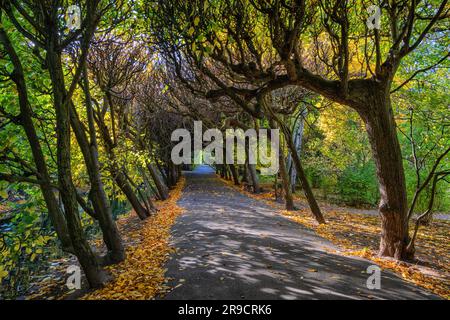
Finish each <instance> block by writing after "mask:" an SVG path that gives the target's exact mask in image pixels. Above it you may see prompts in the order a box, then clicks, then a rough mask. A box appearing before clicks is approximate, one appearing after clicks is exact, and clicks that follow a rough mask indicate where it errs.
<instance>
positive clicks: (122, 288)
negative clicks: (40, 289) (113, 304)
mask: <svg viewBox="0 0 450 320" xmlns="http://www.w3.org/2000/svg"><path fill="white" fill-rule="evenodd" d="M183 186H184V178H182V181H181V182H179V183H178V185H177V186H176V188H175V189H174V190H173V191H172V192H171V194H170V197H169V199H168V200H166V201H164V202H160V203H158V204H157V205H158V209H159V212H158V214H156V215H155V216H153V217H150V218H149V219H147V220H146V221H144V225H143V226H142V227H140V228H138V229H137V230H133V231H131V232H128V233H126V237H127V238H128V239H132V241H126V243H127V244H129V245H128V246H127V249H126V253H127V258H126V259H125V261H124V262H122V263H120V264H117V265H113V266H111V267H109V268H108V271H110V272H111V274H112V276H113V277H114V279H113V280H112V281H111V282H109V283H108V284H107V285H106V286H105V287H104V288H102V289H99V290H96V291H93V292H91V293H88V294H87V295H85V296H84V297H83V298H82V299H86V300H148V299H152V298H153V297H154V296H155V295H156V294H157V293H158V292H163V291H165V290H166V289H168V288H167V287H166V285H165V278H164V273H165V269H164V264H165V262H166V261H167V259H168V257H169V254H170V253H171V252H172V250H173V249H172V248H171V247H170V246H169V236H170V228H171V226H172V224H173V223H174V222H175V219H176V218H177V217H178V216H179V215H180V214H181V213H182V211H183V210H182V208H181V207H179V206H178V205H177V201H178V199H179V198H180V196H181V194H182V189H183ZM124 224H125V225H126V224H127V222H126V221H120V223H119V227H120V226H122V225H124ZM130 244H131V245H130Z"/></svg>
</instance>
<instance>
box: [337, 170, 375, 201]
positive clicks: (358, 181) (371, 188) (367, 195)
mask: <svg viewBox="0 0 450 320" xmlns="http://www.w3.org/2000/svg"><path fill="white" fill-rule="evenodd" d="M337 186H338V194H339V196H340V197H341V199H342V200H343V201H344V202H345V203H347V204H349V205H352V206H360V205H363V204H370V205H373V206H375V205H376V204H377V200H378V198H379V191H378V186H377V180H376V176H375V165H374V164H373V163H372V162H369V163H366V164H365V165H364V166H362V167H353V166H350V167H347V168H345V170H344V171H343V172H342V174H341V175H340V176H339V178H338V184H337Z"/></svg>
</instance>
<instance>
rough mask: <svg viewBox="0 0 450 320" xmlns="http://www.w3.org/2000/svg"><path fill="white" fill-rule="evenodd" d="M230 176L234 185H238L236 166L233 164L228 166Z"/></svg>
mask: <svg viewBox="0 0 450 320" xmlns="http://www.w3.org/2000/svg"><path fill="white" fill-rule="evenodd" d="M229 166H230V171H231V175H232V176H233V181H234V185H236V186H238V185H239V175H238V173H237V170H236V166H235V165H234V164H230V165H229Z"/></svg>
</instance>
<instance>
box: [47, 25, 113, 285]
mask: <svg viewBox="0 0 450 320" xmlns="http://www.w3.org/2000/svg"><path fill="white" fill-rule="evenodd" d="M54 28H55V29H54V30H56V26H55V27H54ZM56 37H57V36H56V35H54V34H53V39H52V42H53V43H50V44H49V49H48V50H47V63H48V67H49V73H50V78H51V81H52V90H53V98H54V106H55V111H56V136H57V165H58V183H59V189H60V190H59V191H60V193H61V197H62V201H63V204H64V210H65V211H64V214H65V217H66V221H67V227H68V230H69V235H70V238H71V240H72V245H73V248H74V252H75V254H76V256H77V258H78V261H79V262H80V265H81V266H82V268H83V271H84V273H85V274H86V278H87V280H88V282H89V285H90V286H91V287H92V288H97V287H101V286H103V284H104V283H105V282H106V275H105V273H104V272H103V270H102V269H101V268H100V265H99V263H98V260H97V257H96V256H95V255H94V253H93V251H92V249H91V247H90V246H89V244H88V242H87V240H86V238H85V236H84V233H83V228H82V225H81V221H80V217H79V213H78V203H77V198H76V190H75V186H74V185H73V181H72V169H71V160H70V110H69V108H70V107H69V103H68V101H66V98H65V91H66V89H65V85H64V73H63V68H62V65H61V56H60V55H59V53H56V52H55V51H53V48H54V47H55V46H56V40H55V38H56Z"/></svg>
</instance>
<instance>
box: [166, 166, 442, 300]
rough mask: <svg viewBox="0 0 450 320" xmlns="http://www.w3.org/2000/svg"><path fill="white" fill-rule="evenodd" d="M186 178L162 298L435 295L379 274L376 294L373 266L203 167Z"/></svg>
mask: <svg viewBox="0 0 450 320" xmlns="http://www.w3.org/2000/svg"><path fill="white" fill-rule="evenodd" d="M185 175H186V179H187V184H186V188H185V190H184V194H183V196H182V198H181V199H180V201H179V205H181V206H182V207H184V208H185V210H186V212H185V214H183V215H182V216H181V217H180V218H179V219H178V220H177V222H176V224H175V225H174V227H173V230H172V238H173V239H172V245H173V246H175V247H176V248H177V252H176V253H175V254H173V255H172V257H171V259H170V261H169V262H168V264H167V268H168V271H167V276H168V277H170V278H172V280H171V281H170V282H169V285H170V286H172V287H173V288H174V289H173V290H172V291H171V292H170V293H168V294H167V295H166V297H165V299H431V298H436V297H435V296H433V295H432V294H429V293H427V292H425V291H423V290H420V289H418V288H417V287H416V286H414V285H412V284H409V283H407V282H405V281H403V280H402V279H400V278H398V277H397V276H395V275H393V274H392V273H389V272H385V271H383V272H382V276H381V289H380V290H369V289H367V286H366V280H367V277H368V276H369V275H368V274H366V269H367V267H368V266H369V265H371V264H372V263H371V262H369V261H367V260H363V259H359V258H351V257H342V256H338V255H335V254H332V253H329V252H328V251H327V249H335V247H334V246H333V245H332V244H331V243H330V242H329V241H327V240H325V239H323V238H320V237H319V236H317V235H315V234H314V233H313V232H312V231H310V230H308V229H306V228H304V227H302V226H301V225H299V224H297V223H295V222H292V221H290V220H288V219H286V218H284V217H282V216H280V215H278V214H276V213H274V212H273V209H272V208H270V207H269V206H268V205H266V204H264V203H263V202H261V201H258V200H255V199H252V198H249V197H247V196H246V195H243V194H241V193H239V192H237V191H235V190H233V189H231V188H229V187H227V186H226V185H225V184H224V183H223V182H221V181H220V180H219V179H218V178H216V176H215V175H214V172H213V171H212V169H211V168H209V167H206V166H201V167H198V168H197V169H196V170H195V171H194V172H187V173H186V174H185Z"/></svg>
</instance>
